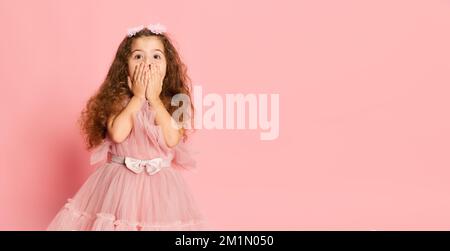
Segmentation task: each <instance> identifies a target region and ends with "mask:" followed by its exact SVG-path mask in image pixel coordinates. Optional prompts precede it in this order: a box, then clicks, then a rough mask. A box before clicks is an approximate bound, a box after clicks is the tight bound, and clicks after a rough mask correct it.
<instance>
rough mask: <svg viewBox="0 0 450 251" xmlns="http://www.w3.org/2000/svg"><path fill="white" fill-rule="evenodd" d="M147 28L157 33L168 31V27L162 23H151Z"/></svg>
mask: <svg viewBox="0 0 450 251" xmlns="http://www.w3.org/2000/svg"><path fill="white" fill-rule="evenodd" d="M147 28H148V29H149V30H150V31H151V32H153V33H155V34H162V33H164V32H166V27H165V26H164V25H162V24H160V23H156V24H150V25H148V26H147Z"/></svg>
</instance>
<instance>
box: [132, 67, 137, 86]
mask: <svg viewBox="0 0 450 251" xmlns="http://www.w3.org/2000/svg"><path fill="white" fill-rule="evenodd" d="M137 67H138V66H137V65H135V66H134V71H133V76H132V77H131V78H132V79H133V81H132V82H133V83H135V82H136V73H137Z"/></svg>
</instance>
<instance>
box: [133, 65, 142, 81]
mask: <svg viewBox="0 0 450 251" xmlns="http://www.w3.org/2000/svg"><path fill="white" fill-rule="evenodd" d="M140 67H141V64H138V65H136V71H135V72H134V83H136V82H137V81H138V80H139V69H140Z"/></svg>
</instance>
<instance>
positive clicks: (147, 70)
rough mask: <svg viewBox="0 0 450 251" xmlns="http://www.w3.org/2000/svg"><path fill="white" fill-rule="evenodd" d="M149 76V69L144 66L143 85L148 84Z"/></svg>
mask: <svg viewBox="0 0 450 251" xmlns="http://www.w3.org/2000/svg"><path fill="white" fill-rule="evenodd" d="M148 77H149V69H148V68H145V74H144V86H147V85H148V79H149V78H148Z"/></svg>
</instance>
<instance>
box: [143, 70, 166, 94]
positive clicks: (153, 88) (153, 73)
mask: <svg viewBox="0 0 450 251" xmlns="http://www.w3.org/2000/svg"><path fill="white" fill-rule="evenodd" d="M147 74H148V78H149V82H148V85H147V90H146V91H145V98H146V99H147V100H148V101H150V103H154V102H158V100H160V99H159V95H160V94H161V91H162V85H163V76H162V73H161V68H160V65H159V64H155V63H152V64H150V71H149V72H148V73H147Z"/></svg>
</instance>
